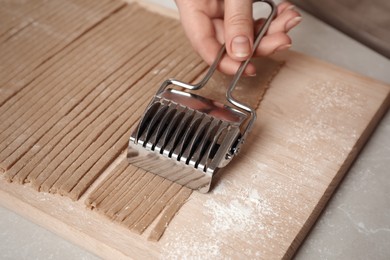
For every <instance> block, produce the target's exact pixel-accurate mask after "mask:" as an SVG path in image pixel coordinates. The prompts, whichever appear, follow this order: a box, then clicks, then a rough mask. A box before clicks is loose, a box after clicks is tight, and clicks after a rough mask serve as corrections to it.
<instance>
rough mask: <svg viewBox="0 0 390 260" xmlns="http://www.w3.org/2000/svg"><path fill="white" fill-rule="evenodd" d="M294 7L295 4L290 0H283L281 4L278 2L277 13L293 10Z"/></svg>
mask: <svg viewBox="0 0 390 260" xmlns="http://www.w3.org/2000/svg"><path fill="white" fill-rule="evenodd" d="M294 8H295V5H293V4H291V3H290V2H288V1H284V2H281V3H280V4H278V7H277V14H278V15H279V14H281V13H283V12H284V11H286V10H291V9H294Z"/></svg>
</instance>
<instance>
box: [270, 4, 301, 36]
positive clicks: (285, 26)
mask: <svg viewBox="0 0 390 260" xmlns="http://www.w3.org/2000/svg"><path fill="white" fill-rule="evenodd" d="M301 20H302V17H301V15H300V14H299V13H298V12H297V11H295V10H292V9H289V10H285V11H284V12H282V13H281V14H279V15H277V16H276V18H275V19H274V20H273V21H272V23H271V24H270V26H269V28H268V31H267V34H268V35H270V34H273V33H276V32H288V31H289V30H291V29H292V28H293V27H295V26H296V25H298V24H299V23H300V22H301Z"/></svg>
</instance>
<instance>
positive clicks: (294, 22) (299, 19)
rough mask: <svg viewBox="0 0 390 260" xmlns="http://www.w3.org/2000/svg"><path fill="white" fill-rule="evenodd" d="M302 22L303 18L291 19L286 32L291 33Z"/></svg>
mask: <svg viewBox="0 0 390 260" xmlns="http://www.w3.org/2000/svg"><path fill="white" fill-rule="evenodd" d="M301 21H302V17H301V16H297V17H294V18H293V19H291V20H290V21H288V22H287V24H286V31H287V32H288V31H290V30H291V29H292V28H294V27H295V26H297V25H298V24H299V23H300V22H301Z"/></svg>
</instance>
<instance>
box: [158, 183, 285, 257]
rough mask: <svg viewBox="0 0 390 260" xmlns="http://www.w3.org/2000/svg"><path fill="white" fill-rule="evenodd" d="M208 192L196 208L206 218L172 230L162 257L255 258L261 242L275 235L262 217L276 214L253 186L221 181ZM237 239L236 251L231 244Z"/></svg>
mask: <svg viewBox="0 0 390 260" xmlns="http://www.w3.org/2000/svg"><path fill="white" fill-rule="evenodd" d="M237 191H238V192H237ZM211 193H212V194H210V195H212V197H211V198H210V199H207V200H206V201H205V203H204V204H203V206H204V208H202V209H200V210H201V211H202V212H204V215H205V218H207V219H208V220H209V221H204V219H202V220H201V221H200V222H199V223H202V224H201V225H199V226H196V225H195V227H188V230H186V231H185V232H183V230H181V231H178V230H172V233H175V236H174V238H173V239H170V240H169V242H168V243H167V244H166V245H165V246H164V248H163V255H164V259H206V258H207V259H226V256H229V257H232V258H237V257H246V258H247V257H251V258H258V257H260V256H261V255H262V248H261V245H262V243H261V241H263V240H264V239H269V238H274V237H275V234H276V227H275V226H274V225H268V224H265V223H264V220H265V219H276V218H277V217H278V213H276V212H275V211H274V209H273V208H272V206H271V205H270V204H269V203H268V202H267V200H266V199H264V198H263V197H262V195H261V194H260V193H259V192H258V191H257V190H256V189H254V188H240V187H237V186H236V185H235V183H232V182H229V181H225V182H220V183H219V184H218V185H217V186H216V187H215V188H214V189H213V191H212V192H211ZM194 221H196V220H194ZM199 234H200V235H199ZM202 238H203V239H202ZM204 238H206V239H204ZM237 241H243V243H242V244H241V245H242V248H241V249H240V250H237V248H232V247H231V245H232V244H234V243H237Z"/></svg>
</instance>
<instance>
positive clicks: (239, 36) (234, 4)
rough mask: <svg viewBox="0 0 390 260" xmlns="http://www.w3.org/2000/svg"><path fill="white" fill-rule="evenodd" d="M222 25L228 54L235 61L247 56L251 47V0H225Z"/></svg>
mask: <svg viewBox="0 0 390 260" xmlns="http://www.w3.org/2000/svg"><path fill="white" fill-rule="evenodd" d="M224 25H225V41H226V50H227V53H228V55H229V56H230V57H231V58H232V59H234V60H237V61H243V60H245V59H247V58H249V56H250V54H251V52H252V47H253V18H252V1H250V0H241V1H237V0H225V16H224Z"/></svg>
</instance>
